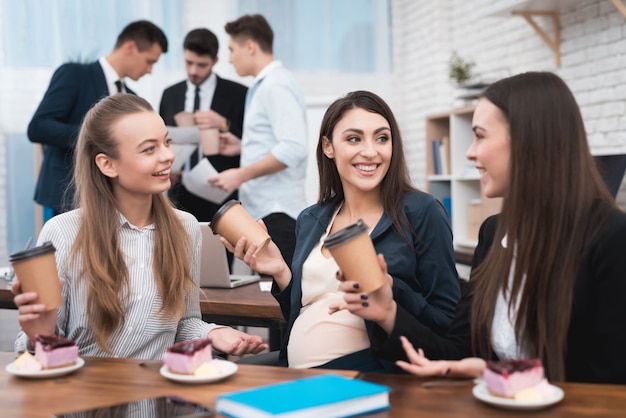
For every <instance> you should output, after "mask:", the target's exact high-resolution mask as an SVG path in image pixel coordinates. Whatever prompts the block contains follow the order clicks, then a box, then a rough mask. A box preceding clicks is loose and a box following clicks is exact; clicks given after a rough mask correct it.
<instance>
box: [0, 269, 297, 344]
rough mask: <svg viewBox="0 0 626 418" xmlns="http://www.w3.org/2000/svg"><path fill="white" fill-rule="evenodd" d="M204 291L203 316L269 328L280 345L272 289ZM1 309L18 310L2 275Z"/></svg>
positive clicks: (273, 341)
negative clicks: (263, 290)
mask: <svg viewBox="0 0 626 418" xmlns="http://www.w3.org/2000/svg"><path fill="white" fill-rule="evenodd" d="M202 291H203V292H202V294H201V296H200V311H201V312H202V319H204V320H205V321H207V322H214V323H216V324H223V325H231V326H252V327H265V328H268V329H269V336H270V341H269V343H270V349H272V350H277V349H278V348H280V341H281V336H282V332H283V330H284V328H285V320H284V319H283V315H282V312H281V310H280V306H279V305H278V302H276V299H274V297H273V296H272V295H271V294H270V292H262V291H261V290H260V288H259V283H251V284H248V285H245V286H241V287H237V288H235V289H209V288H203V289H202ZM0 309H16V306H15V304H14V303H13V294H12V293H11V291H10V290H9V289H8V286H7V281H6V280H5V279H3V278H0Z"/></svg>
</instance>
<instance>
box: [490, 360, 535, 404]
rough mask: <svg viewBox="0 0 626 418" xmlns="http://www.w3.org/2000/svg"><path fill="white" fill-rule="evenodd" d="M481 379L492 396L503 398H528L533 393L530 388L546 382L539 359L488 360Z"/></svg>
mask: <svg viewBox="0 0 626 418" xmlns="http://www.w3.org/2000/svg"><path fill="white" fill-rule="evenodd" d="M483 379H484V380H485V383H486V384H487V387H488V388H489V392H490V393H491V394H492V395H494V396H500V397H503V398H516V397H517V396H518V395H520V394H521V396H522V398H524V399H529V398H531V397H532V396H534V395H533V393H532V392H529V389H532V388H541V385H542V384H543V383H547V382H546V380H545V377H544V372H543V366H542V365H541V360H539V359H536V358H534V359H522V360H501V361H488V362H487V367H486V368H485V371H484V372H483Z"/></svg>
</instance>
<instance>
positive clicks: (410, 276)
mask: <svg viewBox="0 0 626 418" xmlns="http://www.w3.org/2000/svg"><path fill="white" fill-rule="evenodd" d="M402 203H403V207H404V212H405V214H406V216H407V219H408V221H409V224H410V225H411V227H412V229H413V233H414V234H415V235H414V236H412V234H411V231H408V230H405V231H404V233H405V235H406V236H407V237H408V239H409V240H410V242H407V241H405V240H404V239H403V237H402V236H400V234H399V233H398V232H397V231H396V230H395V229H394V228H393V225H392V223H391V219H390V218H389V217H388V216H387V214H386V213H384V214H383V216H382V217H381V219H380V220H379V221H378V224H376V226H375V227H374V229H373V230H372V232H371V233H370V237H371V238H372V242H373V243H374V248H375V249H376V253H377V254H383V255H384V256H385V261H386V262H387V270H388V272H389V274H390V275H391V277H392V278H393V295H394V299H395V300H396V301H397V302H398V304H399V305H401V306H403V307H404V308H405V309H406V310H407V311H409V312H411V313H412V314H413V315H415V316H416V317H418V318H420V319H421V320H422V321H424V323H427V324H429V326H432V327H433V329H436V330H437V331H439V332H445V330H447V329H448V327H449V325H450V323H451V322H452V318H453V316H454V309H455V307H456V303H457V301H458V299H459V294H460V290H459V279H458V275H457V271H456V265H455V260H454V248H453V246H452V230H451V228H450V223H449V221H448V218H447V215H446V213H445V211H444V209H443V208H442V207H441V206H440V205H439V204H438V203H437V201H436V200H435V199H434V198H433V197H432V196H431V195H429V194H426V193H422V192H412V193H407V194H405V195H404V197H403V199H402ZM335 210H336V206H335V205H332V204H324V205H313V206H311V207H309V208H307V209H305V210H304V211H302V213H301V214H300V215H299V216H298V221H297V224H296V248H295V250H294V256H293V263H292V279H291V282H290V283H289V285H288V286H287V288H285V289H284V290H283V291H282V292H281V291H280V289H279V288H278V286H277V285H276V283H274V284H273V287H272V294H273V295H274V297H275V298H276V300H277V301H278V302H279V304H280V307H281V310H282V312H283V315H284V317H285V319H286V321H287V329H286V331H285V337H284V338H283V346H282V348H281V352H280V356H279V363H280V364H281V365H283V366H286V365H287V343H288V341H289V334H290V332H291V328H292V326H293V323H294V321H295V320H296V318H297V317H298V315H299V314H300V309H301V308H302V265H303V263H304V261H305V260H306V258H307V257H308V256H309V253H310V252H311V250H312V249H313V247H314V246H315V245H316V244H317V243H318V242H319V240H320V239H321V237H322V235H323V234H324V233H325V232H326V229H327V228H328V225H329V224H330V221H331V220H332V217H333V214H334V213H335ZM366 327H367V329H368V333H370V334H371V330H372V329H373V324H372V323H370V322H369V321H366ZM370 339H371V335H370Z"/></svg>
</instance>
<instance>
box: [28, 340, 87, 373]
mask: <svg viewBox="0 0 626 418" xmlns="http://www.w3.org/2000/svg"><path fill="white" fill-rule="evenodd" d="M35 358H36V359H37V360H38V361H39V362H40V363H41V365H42V367H43V368H44V369H52V368H55V367H64V366H69V365H71V364H74V363H75V362H76V359H77V358H78V345H76V342H75V341H72V340H68V339H67V338H63V337H58V336H56V335H48V336H44V335H37V336H36V337H35Z"/></svg>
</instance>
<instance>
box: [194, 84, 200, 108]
mask: <svg viewBox="0 0 626 418" xmlns="http://www.w3.org/2000/svg"><path fill="white" fill-rule="evenodd" d="M196 110H200V86H196V96H195V97H194V98H193V111H194V112H195V111H196Z"/></svg>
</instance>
